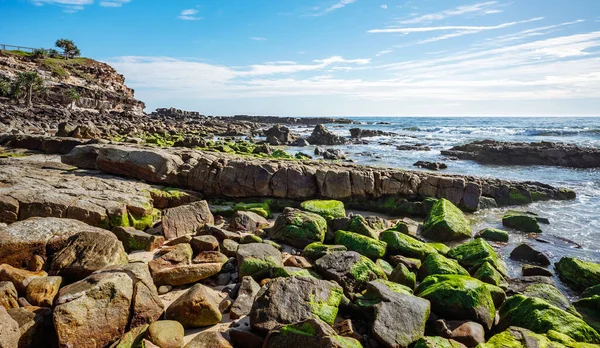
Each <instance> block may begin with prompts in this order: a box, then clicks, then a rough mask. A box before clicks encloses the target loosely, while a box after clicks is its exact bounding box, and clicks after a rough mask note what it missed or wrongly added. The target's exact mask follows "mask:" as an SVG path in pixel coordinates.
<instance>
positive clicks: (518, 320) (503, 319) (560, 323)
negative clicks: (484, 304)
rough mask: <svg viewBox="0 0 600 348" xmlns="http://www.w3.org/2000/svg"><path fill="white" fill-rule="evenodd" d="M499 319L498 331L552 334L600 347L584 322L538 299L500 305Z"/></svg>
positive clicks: (519, 299) (512, 300) (598, 337)
mask: <svg viewBox="0 0 600 348" xmlns="http://www.w3.org/2000/svg"><path fill="white" fill-rule="evenodd" d="M499 315H500V322H499V323H498V330H505V329H508V328H509V327H510V326H519V327H522V328H525V329H529V330H531V331H533V332H536V333H539V334H544V333H548V331H550V330H554V331H556V332H559V333H562V334H565V335H567V336H569V337H571V338H573V339H574V340H576V341H578V342H586V343H600V334H598V332H596V331H595V330H594V329H593V328H591V327H590V326H589V325H588V324H586V323H585V322H584V321H583V320H581V319H579V318H578V317H576V316H574V315H573V314H570V313H568V312H566V311H563V310H562V309H560V308H558V307H555V306H553V305H551V304H550V303H548V302H546V301H544V300H542V299H539V298H534V297H525V296H522V295H515V296H512V297H510V298H509V299H507V300H506V301H505V302H504V304H502V307H500V311H499Z"/></svg>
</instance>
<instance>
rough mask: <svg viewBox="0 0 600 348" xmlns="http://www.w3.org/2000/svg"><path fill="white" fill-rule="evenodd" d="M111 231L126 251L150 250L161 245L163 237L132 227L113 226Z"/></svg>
mask: <svg viewBox="0 0 600 348" xmlns="http://www.w3.org/2000/svg"><path fill="white" fill-rule="evenodd" d="M112 232H113V233H114V234H115V236H117V238H118V239H119V240H120V241H121V243H123V247H124V248H125V251H126V252H128V253H129V252H132V251H134V250H145V251H152V250H154V249H156V248H159V247H161V246H162V245H163V243H164V241H165V239H164V238H163V237H161V236H153V235H151V234H148V233H146V232H142V231H138V230H136V229H135V228H133V227H120V226H119V227H115V228H113V230H112Z"/></svg>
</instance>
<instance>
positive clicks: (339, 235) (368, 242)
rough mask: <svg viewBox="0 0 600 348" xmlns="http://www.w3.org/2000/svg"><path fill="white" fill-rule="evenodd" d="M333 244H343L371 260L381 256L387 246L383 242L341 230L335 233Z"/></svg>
mask: <svg viewBox="0 0 600 348" xmlns="http://www.w3.org/2000/svg"><path fill="white" fill-rule="evenodd" d="M335 244H339V245H343V246H345V247H346V248H347V249H348V250H352V251H356V252H358V253H359V254H361V255H364V256H366V257H368V258H370V259H372V260H375V259H378V258H381V257H383V256H384V255H385V250H386V247H387V244H386V243H385V242H382V241H379V240H377V239H373V238H369V237H365V236H363V235H360V234H358V233H353V232H347V231H342V230H339V231H337V232H336V233H335Z"/></svg>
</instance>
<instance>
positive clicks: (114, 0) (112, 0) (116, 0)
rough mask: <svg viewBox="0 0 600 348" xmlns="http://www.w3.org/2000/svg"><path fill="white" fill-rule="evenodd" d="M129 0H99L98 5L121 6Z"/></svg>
mask: <svg viewBox="0 0 600 348" xmlns="http://www.w3.org/2000/svg"><path fill="white" fill-rule="evenodd" d="M130 1H131V0H107V1H100V6H102V7H121V6H123V4H126V3H128V2H130Z"/></svg>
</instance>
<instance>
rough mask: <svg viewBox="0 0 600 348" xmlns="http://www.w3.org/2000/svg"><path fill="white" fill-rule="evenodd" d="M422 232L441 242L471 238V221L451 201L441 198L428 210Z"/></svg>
mask: <svg viewBox="0 0 600 348" xmlns="http://www.w3.org/2000/svg"><path fill="white" fill-rule="evenodd" d="M422 234H423V236H425V237H427V238H429V239H432V240H436V241H441V242H446V241H452V240H457V239H465V238H471V234H472V230H471V223H470V222H469V220H467V218H466V217H465V215H464V214H463V212H462V211H461V210H460V209H458V208H457V207H456V206H455V205H454V204H452V202H450V201H448V200H446V199H443V198H442V199H440V200H438V201H437V202H436V203H434V204H433V207H432V208H431V210H430V211H429V215H428V216H427V220H425V222H424V223H423V230H422Z"/></svg>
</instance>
